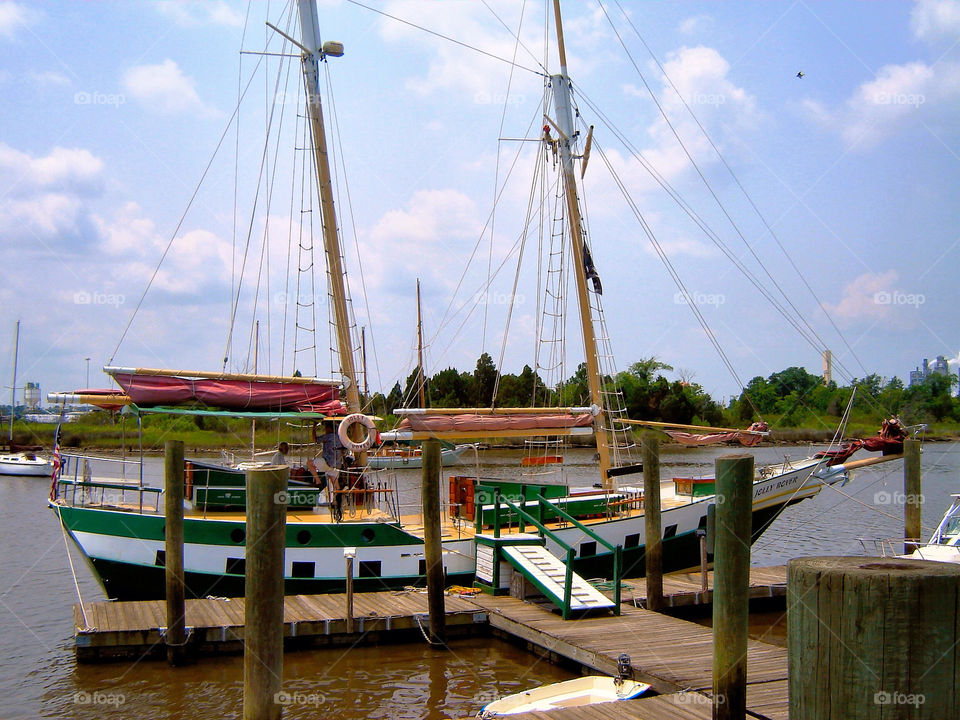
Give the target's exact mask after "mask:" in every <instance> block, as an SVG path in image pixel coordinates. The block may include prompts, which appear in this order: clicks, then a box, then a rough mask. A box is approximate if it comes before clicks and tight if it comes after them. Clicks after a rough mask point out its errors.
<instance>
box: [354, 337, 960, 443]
mask: <svg viewBox="0 0 960 720" xmlns="http://www.w3.org/2000/svg"><path fill="white" fill-rule="evenodd" d="M672 371H673V367H671V366H670V365H667V364H665V363H663V362H660V361H659V360H657V358H655V357H651V358H647V359H645V360H641V361H639V362H635V363H633V364H632V365H630V366H629V367H628V368H627V369H626V370H624V371H622V372H620V373H618V374H617V375H616V377H615V378H613V377H607V378H605V389H608V390H611V389H613V388H614V387H617V388H619V390H620V392H621V393H622V396H623V402H624V406H625V407H626V409H627V414H628V416H629V417H631V418H633V419H636V420H655V421H662V422H673V423H685V424H695V425H701V424H702V425H714V426H718V425H719V426H734V425H735V426H745V425H748V424H749V423H750V422H752V421H754V420H760V419H764V420H767V421H768V422H770V423H771V425H773V426H779V427H798V426H804V427H814V426H819V425H825V424H827V423H825V422H824V421H823V419H824V418H831V419H836V418H839V417H841V416H842V415H843V413H844V410H845V409H846V407H847V405H848V403H849V402H850V398H851V396H852V395H853V394H854V388H856V395H855V399H854V402H853V406H852V414H853V417H855V418H857V419H859V420H862V421H867V422H869V421H874V420H875V421H876V422H877V423H878V424H879V421H880V420H882V419H883V418H884V417H889V416H891V415H899V416H901V417H902V418H903V419H904V420H905V422H907V423H908V424H913V423H920V422H950V421H960V399H958V398H956V397H955V396H954V388H955V387H956V384H957V376H956V375H952V376H951V375H939V374H931V375H930V376H929V377H928V378H927V379H926V380H924V381H923V382H922V383H919V384H915V385H912V386H910V387H905V386H904V384H903V381H902V380H900V378H897V377H893V378H889V379H887V378H883V377H881V376H879V375H877V374H871V375H867V376H866V377H864V378H855V379H854V380H852V381H851V382H850V383H849V384H846V385H838V384H837V383H836V382H830V383H824V382H823V378H822V377H820V376H819V375H813V374H811V373H809V372H807V371H806V369H804V368H802V367H789V368H786V369H785V370H781V371H779V372H774V373H772V374H770V375H769V376H768V377H762V376H759V375H758V376H757V377H755V378H753V379H752V380H750V382H749V383H747V385H746V387H745V388H743V390H742V392H741V393H740V394H739V395H738V396H735V397H733V398H732V399H730V401H729V402H728V403H727V404H726V405H724V404H723V403H721V402H719V401H717V400H716V399H714V398H712V397H711V396H710V394H709V393H707V392H706V391H705V390H704V389H703V388H702V387H701V386H700V385H699V384H698V383H696V382H693V381H692V380H684V379H674V380H671V379H669V378H667V377H665V375H664V373H669V372H672ZM419 378H420V373H419V370H418V369H414V370H413V372H411V373H410V375H409V376H408V377H407V379H406V381H405V382H404V383H403V385H401V384H400V383H399V382H397V383H396V384H395V385H394V386H393V388H392V389H391V390H390V392H389V393H387V394H386V395H384V394H383V393H376V394H375V395H373V396H372V397H371V398H370V399H369V403H368V406H369V407H370V410H371V412H373V413H374V414H377V415H381V416H387V415H390V414H392V412H393V410H394V409H396V408H401V407H417V406H419V400H418V389H419V388H418V386H419ZM424 394H425V396H426V400H427V402H426V404H427V407H443V408H447V407H465V408H471V407H490V406H491V405H494V406H496V407H531V406H537V407H542V406H551V405H559V406H564V407H566V406H579V405H589V404H590V392H589V388H588V383H587V369H586V365H585V364H584V363H581V364H580V365H579V366H578V367H577V369H576V370H575V371H574V373H573V374H572V375H571V376H570V377H569V378H567V379H566V380H564V381H563V382H561V383H559V384H555V385H550V384H548V383H546V382H544V380H543V378H542V377H541V376H540V374H539V373H537V372H535V371H534V370H533V368H531V367H530V366H529V365H525V366H524V367H523V369H522V370H521V371H520V373H519V374H510V373H506V374H498V372H497V368H496V365H495V363H494V362H493V359H492V358H491V357H490V355H489V354H488V353H483V354H482V355H481V356H480V357H479V358H478V359H477V363H476V366H475V368H474V370H473V372H466V371H460V370H457V369H456V368H453V367H448V368H446V369H444V370H441V371H439V372H437V373H436V374H434V375H432V376H429V377H426V378H425V381H424ZM834 424H835V423H834Z"/></svg>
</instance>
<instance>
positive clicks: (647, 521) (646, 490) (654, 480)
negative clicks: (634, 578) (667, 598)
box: [643, 432, 663, 611]
mask: <svg viewBox="0 0 960 720" xmlns="http://www.w3.org/2000/svg"><path fill="white" fill-rule="evenodd" d="M643 518H644V557H645V559H646V572H645V575H646V578H647V609H648V610H657V611H659V610H662V609H663V530H662V529H661V524H660V440H659V439H658V438H657V436H656V434H655V433H653V432H646V433H644V434H643Z"/></svg>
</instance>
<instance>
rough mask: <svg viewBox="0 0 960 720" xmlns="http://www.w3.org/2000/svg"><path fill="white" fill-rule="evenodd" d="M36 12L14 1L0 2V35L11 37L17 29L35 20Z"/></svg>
mask: <svg viewBox="0 0 960 720" xmlns="http://www.w3.org/2000/svg"><path fill="white" fill-rule="evenodd" d="M37 18H38V14H37V12H36V11H35V10H33V9H32V8H28V7H25V6H23V5H21V4H19V3H15V2H0V37H5V38H8V39H12V38H14V37H15V36H16V34H17V31H19V30H20V29H21V28H25V27H27V26H29V25H32V24H33V23H34V22H36V20H37Z"/></svg>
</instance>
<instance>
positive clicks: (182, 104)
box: [122, 58, 213, 114]
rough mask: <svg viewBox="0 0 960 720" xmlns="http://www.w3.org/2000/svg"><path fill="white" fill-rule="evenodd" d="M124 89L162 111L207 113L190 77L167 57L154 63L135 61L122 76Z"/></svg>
mask: <svg viewBox="0 0 960 720" xmlns="http://www.w3.org/2000/svg"><path fill="white" fill-rule="evenodd" d="M122 84H123V88H124V90H125V91H126V93H127V94H128V95H129V96H130V97H133V98H134V99H136V100H138V101H139V102H141V103H143V104H144V105H146V106H147V107H149V108H150V109H151V110H156V111H158V112H161V113H170V114H172V113H181V112H200V113H203V114H210V113H211V112H213V111H212V110H211V109H210V108H208V107H207V106H206V105H205V104H204V103H203V101H202V100H201V99H200V96H199V95H198V94H197V90H196V88H195V87H194V81H193V78H192V77H189V76H188V75H184V74H183V71H182V70H181V69H180V66H179V65H177V63H176V62H175V61H173V60H171V59H169V58H167V59H166V60H164V61H163V62H162V63H159V64H157V65H135V66H133V67H131V68H129V69H128V70H127V71H126V72H125V73H124V74H123V79H122Z"/></svg>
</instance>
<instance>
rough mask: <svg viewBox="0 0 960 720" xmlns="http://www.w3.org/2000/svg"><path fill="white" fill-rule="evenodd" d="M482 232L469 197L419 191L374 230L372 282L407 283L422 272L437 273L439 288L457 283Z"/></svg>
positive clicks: (369, 259) (369, 263) (368, 267)
mask: <svg viewBox="0 0 960 720" xmlns="http://www.w3.org/2000/svg"><path fill="white" fill-rule="evenodd" d="M480 228H481V223H480V221H479V220H478V218H477V212H476V206H475V204H474V202H473V200H471V199H470V197H468V196H467V195H465V194H464V193H462V192H459V191H457V190H419V191H417V192H416V193H414V194H413V196H412V197H411V198H410V200H409V202H408V203H407V205H406V207H405V208H403V209H396V210H390V211H389V212H387V213H386V214H384V215H383V217H381V218H380V220H379V221H378V222H377V223H376V224H375V225H374V226H373V228H372V229H371V230H370V233H369V246H368V247H367V253H366V255H365V257H364V260H365V265H364V272H365V273H367V278H368V280H367V281H368V282H371V280H370V278H371V277H373V278H374V282H381V283H390V284H394V283H393V282H391V281H392V280H393V279H402V282H404V283H407V282H410V280H409V279H410V278H413V277H416V276H417V274H418V273H419V274H420V275H421V276H423V275H424V274H427V275H431V276H432V279H431V282H433V283H436V285H437V286H438V287H440V286H443V287H446V286H449V285H452V283H453V282H454V281H455V278H456V276H457V275H458V274H459V271H460V270H461V269H462V267H463V264H464V260H465V258H466V256H467V255H468V253H469V250H470V248H471V247H472V245H473V241H475V240H476V238H477V236H478V235H479V233H480ZM467 242H469V245H468V244H467ZM425 259H429V263H425V262H424V260H425ZM452 268H456V272H455V273H454V274H453V275H451V273H453V270H452Z"/></svg>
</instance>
